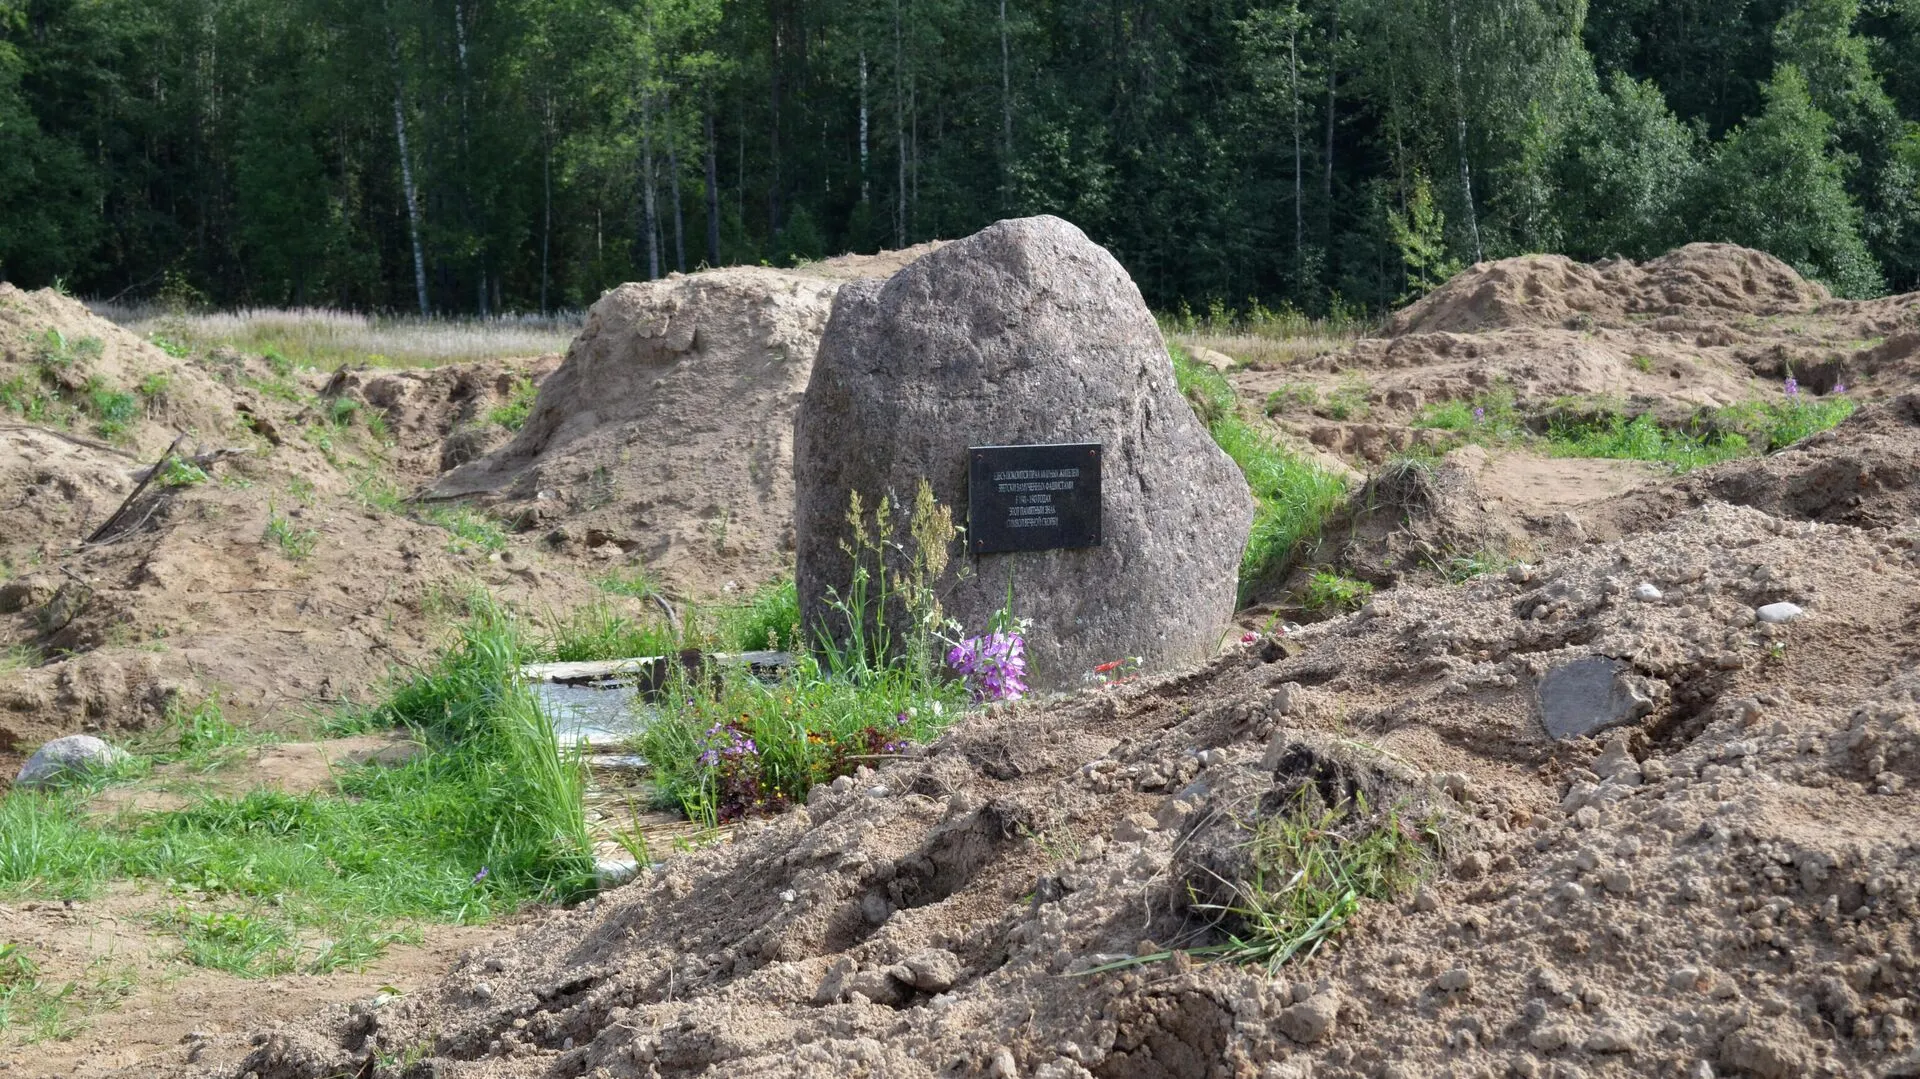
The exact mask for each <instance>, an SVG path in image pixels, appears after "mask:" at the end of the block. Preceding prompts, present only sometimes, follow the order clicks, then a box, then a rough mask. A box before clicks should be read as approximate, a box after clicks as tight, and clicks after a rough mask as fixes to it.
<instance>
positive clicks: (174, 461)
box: [159, 456, 207, 487]
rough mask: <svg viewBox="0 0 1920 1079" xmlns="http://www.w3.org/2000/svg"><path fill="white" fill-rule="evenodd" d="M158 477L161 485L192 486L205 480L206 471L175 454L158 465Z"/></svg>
mask: <svg viewBox="0 0 1920 1079" xmlns="http://www.w3.org/2000/svg"><path fill="white" fill-rule="evenodd" d="M159 479H160V485H161V486H163V487H194V486H197V485H199V484H202V483H205V482H207V473H206V471H205V470H204V469H202V468H201V467H200V466H199V465H196V464H194V463H193V462H192V461H189V460H186V459H185V458H182V457H177V456H176V457H169V458H167V463H166V464H164V465H161V466H160V477H159Z"/></svg>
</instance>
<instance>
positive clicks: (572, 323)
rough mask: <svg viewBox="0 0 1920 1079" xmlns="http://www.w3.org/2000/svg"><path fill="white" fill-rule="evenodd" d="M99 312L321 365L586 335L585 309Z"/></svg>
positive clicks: (200, 340) (528, 347)
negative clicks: (422, 313)
mask: <svg viewBox="0 0 1920 1079" xmlns="http://www.w3.org/2000/svg"><path fill="white" fill-rule="evenodd" d="M88 306H89V307H91V308H92V309H93V312H94V313H95V314H97V315H100V316H101V317H103V318H106V319H109V320H111V321H113V322H115V323H117V324H119V325H120V326H122V327H124V328H126V329H128V330H131V331H133V332H134V333H137V334H140V335H141V336H143V337H158V338H161V339H164V340H166V341H169V342H173V343H176V344H180V345H186V346H190V347H193V348H196V349H206V348H214V347H217V346H221V345H225V346H228V347H230V348H236V349H240V350H242V351H245V352H260V353H265V352H268V351H273V352H277V353H279V354H280V355H282V356H285V357H286V358H287V359H289V360H292V361H293V362H295V363H300V364H310V365H312V366H315V367H336V366H339V365H340V364H343V363H346V364H361V363H365V364H371V365H373V366H377V367H431V366H435V365H437V364H443V363H459V362H464V361H473V360H495V359H505V358H508V357H513V356H539V355H544V354H546V353H549V352H564V351H565V350H566V347H567V345H568V343H569V342H571V341H572V340H573V337H574V335H575V334H576V333H578V332H579V330H580V325H581V322H582V320H583V315H582V314H581V313H580V312H578V311H569V312H561V313H557V314H554V315H547V316H543V315H501V316H495V317H491V318H477V317H445V318H443V317H433V318H420V317H418V316H398V315H366V314H358V313H355V312H351V311H339V310H334V309H332V308H322V307H297V308H269V307H250V308H241V309H238V310H234V311H206V312H193V311H189V312H179V311H169V310H166V309H165V308H162V307H159V306H157V305H152V304H143V305H127V304H116V303H110V302H94V303H90V304H89V305H88Z"/></svg>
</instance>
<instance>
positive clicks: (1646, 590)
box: [1633, 581, 1661, 603]
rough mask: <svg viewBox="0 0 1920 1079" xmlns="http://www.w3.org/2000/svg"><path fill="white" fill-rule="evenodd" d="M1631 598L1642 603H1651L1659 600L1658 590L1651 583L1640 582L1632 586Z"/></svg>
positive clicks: (1659, 593)
mask: <svg viewBox="0 0 1920 1079" xmlns="http://www.w3.org/2000/svg"><path fill="white" fill-rule="evenodd" d="M1633 598H1634V599H1637V600H1639V601H1640V602H1642V603H1653V602H1654V601H1656V600H1658V599H1660V598H1661V592H1660V589H1659V588H1657V587H1656V586H1655V585H1654V584H1653V582H1651V581H1641V582H1640V583H1639V584H1637V585H1634V586H1633Z"/></svg>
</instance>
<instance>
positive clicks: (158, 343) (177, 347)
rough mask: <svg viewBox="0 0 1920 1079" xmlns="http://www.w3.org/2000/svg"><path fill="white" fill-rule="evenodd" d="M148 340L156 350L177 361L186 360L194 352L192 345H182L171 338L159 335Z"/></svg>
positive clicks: (154, 335)
mask: <svg viewBox="0 0 1920 1079" xmlns="http://www.w3.org/2000/svg"><path fill="white" fill-rule="evenodd" d="M147 340H148V341H149V342H150V343H152V345H153V347H154V348H157V349H159V350H160V351H162V352H164V353H166V354H167V355H169V356H171V357H173V358H174V359H176V360H184V359H186V358H187V357H188V356H189V355H191V354H192V352H193V347H192V346H191V345H185V344H182V343H180V342H179V341H175V340H173V339H172V338H169V337H162V336H160V335H159V334H157V333H156V334H153V335H152V336H150V337H148V338H147Z"/></svg>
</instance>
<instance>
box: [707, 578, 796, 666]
mask: <svg viewBox="0 0 1920 1079" xmlns="http://www.w3.org/2000/svg"><path fill="white" fill-rule="evenodd" d="M799 633H800V594H799V592H798V590H796V589H795V587H794V582H793V578H791V577H786V578H782V579H781V580H778V581H774V582H772V583H770V584H766V585H762V586H761V587H760V588H759V589H757V590H755V592H754V593H753V595H751V596H749V597H748V598H747V601H746V602H745V603H743V604H740V605H739V606H737V607H732V608H728V609H726V610H724V611H722V612H721V615H720V640H721V642H722V646H723V647H725V648H727V649H728V650H730V651H735V652H757V651H763V650H766V649H779V648H781V647H786V648H797V647H798V646H799V645H800V640H799Z"/></svg>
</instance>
